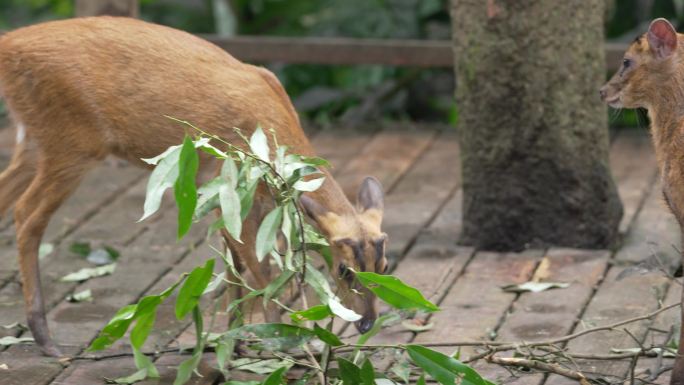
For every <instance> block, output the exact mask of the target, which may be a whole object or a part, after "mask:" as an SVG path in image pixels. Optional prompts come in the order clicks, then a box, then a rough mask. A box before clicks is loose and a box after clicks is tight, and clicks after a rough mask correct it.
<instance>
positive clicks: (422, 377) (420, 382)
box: [416, 373, 426, 385]
mask: <svg viewBox="0 0 684 385" xmlns="http://www.w3.org/2000/svg"><path fill="white" fill-rule="evenodd" d="M416 385H426V384H425V373H423V374H421V375H420V378H419V379H418V382H416Z"/></svg>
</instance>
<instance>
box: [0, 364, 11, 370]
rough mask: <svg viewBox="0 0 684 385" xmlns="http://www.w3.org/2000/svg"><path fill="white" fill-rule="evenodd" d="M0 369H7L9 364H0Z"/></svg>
mask: <svg viewBox="0 0 684 385" xmlns="http://www.w3.org/2000/svg"><path fill="white" fill-rule="evenodd" d="M0 370H9V366H7V364H0Z"/></svg>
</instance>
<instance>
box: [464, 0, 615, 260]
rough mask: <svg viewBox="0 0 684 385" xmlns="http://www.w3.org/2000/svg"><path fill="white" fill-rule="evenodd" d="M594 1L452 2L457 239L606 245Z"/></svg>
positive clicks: (599, 1)
mask: <svg viewBox="0 0 684 385" xmlns="http://www.w3.org/2000/svg"><path fill="white" fill-rule="evenodd" d="M604 6H605V0H578V1H549V0H525V1H520V0H452V7H451V15H452V23H453V44H454V55H455V61H454V63H455V72H456V78H457V81H456V84H457V87H456V105H457V107H458V109H459V113H460V115H459V137H460V143H461V157H462V164H463V196H464V198H463V233H462V237H461V243H464V244H468V245H474V246H476V247H479V248H483V249H491V250H521V249H524V248H526V247H533V246H534V247H536V246H541V245H549V244H550V245H559V246H568V247H580V248H606V247H610V246H612V245H613V244H614V242H615V241H616V238H617V235H618V224H619V222H620V218H621V217H622V204H621V203H620V200H619V197H618V195H617V191H616V188H615V184H614V182H613V180H612V177H611V172H610V168H609V164H608V146H609V138H608V128H607V127H608V124H607V113H606V108H605V106H604V105H603V103H601V101H600V100H599V97H598V89H599V87H600V85H601V84H602V82H603V81H604V80H605V79H604V78H605V57H604V52H603V15H604Z"/></svg>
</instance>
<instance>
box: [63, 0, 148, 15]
mask: <svg viewBox="0 0 684 385" xmlns="http://www.w3.org/2000/svg"><path fill="white" fill-rule="evenodd" d="M138 11H139V6H138V0H76V16H79V17H80V16H99V15H110V16H130V17H138Z"/></svg>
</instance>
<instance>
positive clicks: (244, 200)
mask: <svg viewBox="0 0 684 385" xmlns="http://www.w3.org/2000/svg"><path fill="white" fill-rule="evenodd" d="M257 182H258V180H257V181H254V182H253V183H249V184H247V185H245V186H240V187H238V189H237V192H238V195H239V196H240V218H242V220H243V221H244V220H245V218H247V215H249V211H250V210H251V209H252V205H253V204H254V193H256V189H257V185H258V183H257Z"/></svg>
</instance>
